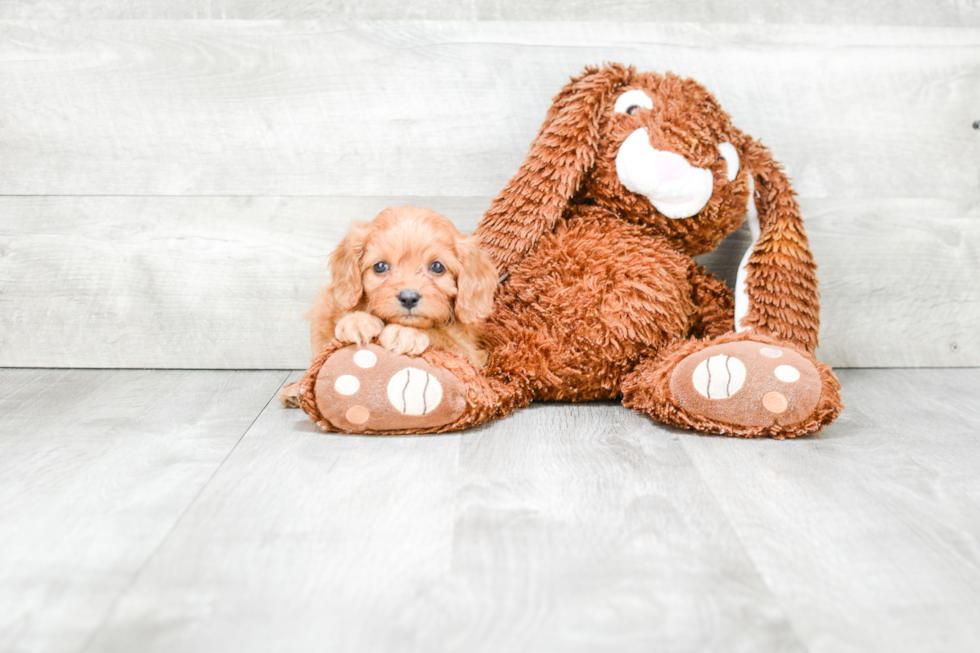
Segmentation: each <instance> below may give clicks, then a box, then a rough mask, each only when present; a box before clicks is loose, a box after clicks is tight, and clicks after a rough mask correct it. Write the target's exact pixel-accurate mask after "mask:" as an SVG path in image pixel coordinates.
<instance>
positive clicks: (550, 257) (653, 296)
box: [487, 209, 694, 401]
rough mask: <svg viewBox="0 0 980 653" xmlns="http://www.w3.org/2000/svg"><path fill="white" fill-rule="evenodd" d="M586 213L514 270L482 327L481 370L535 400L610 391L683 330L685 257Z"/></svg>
mask: <svg viewBox="0 0 980 653" xmlns="http://www.w3.org/2000/svg"><path fill="white" fill-rule="evenodd" d="M585 211H587V213H586V214H585V215H580V216H577V217H573V218H571V219H568V220H565V221H562V223H561V224H559V225H558V226H557V227H556V229H555V231H554V232H552V233H549V234H547V235H545V236H544V237H543V238H542V239H541V240H540V241H539V242H538V244H537V245H536V246H535V248H534V249H533V250H532V251H531V252H530V254H529V255H528V256H527V257H526V258H525V259H524V260H523V261H522V262H521V263H520V264H519V265H518V266H516V267H514V268H513V269H511V271H510V277H509V278H508V280H507V281H506V282H505V284H504V286H503V288H502V289H501V292H500V294H499V296H498V298H497V303H496V306H495V308H494V314H493V315H492V316H491V318H490V322H489V324H488V328H487V335H488V340H489V345H490V352H491V354H490V362H489V364H488V367H487V373H488V374H491V375H493V376H497V377H501V378H503V379H505V380H507V382H509V383H520V384H526V385H527V386H528V388H527V389H528V390H530V391H531V392H532V393H533V395H534V397H535V398H538V399H556V400H571V401H585V400H591V399H609V398H614V397H617V396H619V394H620V390H619V388H620V382H621V379H622V377H623V375H624V374H626V373H628V372H629V371H630V370H632V369H633V367H634V366H635V365H636V364H637V363H638V362H639V361H640V360H641V359H643V358H646V357H649V356H652V355H655V354H656V352H657V350H659V349H660V348H661V347H663V346H664V345H665V344H667V343H670V342H672V341H674V340H676V339H679V338H684V337H686V336H687V335H688V333H689V332H690V324H691V317H690V316H691V314H692V312H693V310H694V306H693V300H692V289H691V283H690V281H689V277H690V273H691V269H692V266H693V262H692V261H691V259H690V258H689V257H686V256H684V255H683V254H680V253H678V252H676V251H674V250H672V249H671V248H670V247H669V246H668V245H667V244H666V243H665V242H664V241H662V240H660V239H659V238H656V237H655V236H650V235H649V234H645V233H644V232H643V231H642V230H641V229H640V228H639V227H637V226H636V225H633V224H630V223H627V222H625V221H623V220H619V219H616V218H613V217H608V214H598V212H597V211H595V210H588V209H586V210H585Z"/></svg>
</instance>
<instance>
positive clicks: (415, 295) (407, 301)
mask: <svg viewBox="0 0 980 653" xmlns="http://www.w3.org/2000/svg"><path fill="white" fill-rule="evenodd" d="M420 299H422V295H420V294H419V291H417V290H402V291H401V292H399V293H398V303H400V304H401V305H402V306H404V307H405V308H407V309H413V308H415V305H416V304H418V303H419V300H420Z"/></svg>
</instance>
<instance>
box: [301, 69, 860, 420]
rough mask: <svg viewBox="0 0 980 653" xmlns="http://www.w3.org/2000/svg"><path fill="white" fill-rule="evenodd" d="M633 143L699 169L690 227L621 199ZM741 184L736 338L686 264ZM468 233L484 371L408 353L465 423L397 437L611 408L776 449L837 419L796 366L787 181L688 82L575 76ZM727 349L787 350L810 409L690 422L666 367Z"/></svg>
mask: <svg viewBox="0 0 980 653" xmlns="http://www.w3.org/2000/svg"><path fill="white" fill-rule="evenodd" d="M631 89H640V90H642V91H643V92H644V93H646V95H647V96H648V97H649V98H650V99H651V100H652V105H653V106H652V108H645V107H640V108H638V109H637V108H636V107H631V108H630V110H629V111H628V112H619V111H614V105H615V103H616V100H617V98H619V97H620V96H622V95H623V93H624V92H626V91H628V90H631ZM638 129H646V133H647V134H648V135H649V141H650V145H651V146H652V147H653V148H656V150H659V151H662V152H668V153H672V154H675V155H681V156H682V157H683V158H684V160H686V161H687V162H688V163H689V164H690V165H691V166H695V167H697V168H702V169H705V170H708V171H710V173H711V176H712V177H713V186H712V187H711V196H710V198H709V199H708V200H707V203H706V204H705V205H704V206H703V208H701V209H700V211H698V212H697V214H696V215H693V216H691V217H686V218H682V219H669V218H667V217H665V216H664V215H663V214H662V213H661V212H659V211H658V210H657V209H656V208H655V207H654V206H653V204H652V203H651V200H650V199H648V197H646V196H644V195H642V194H639V193H634V192H631V191H629V190H627V189H626V188H625V187H624V185H623V182H621V179H620V176H619V174H618V171H617V155H618V154H619V152H620V149H621V147H622V146H623V143H624V141H625V140H626V139H627V138H628V137H630V135H631V134H634V133H635V132H636V131H637V130H638ZM726 142H727V143H731V144H732V146H734V148H735V151H737V153H738V155H739V166H738V169H737V174H736V175H735V177H734V179H732V180H730V181H729V179H728V175H727V166H728V162H727V161H726V160H724V159H722V158H721V157H720V155H719V145H721V144H722V143H726ZM749 175H751V176H752V179H753V180H754V187H755V197H754V201H755V205H756V208H757V210H758V215H759V222H760V226H761V236H760V237H759V239H758V241H757V243H756V244H755V246H754V249H753V251H752V253H751V256H750V257H749V259H748V265H747V278H746V284H745V285H746V293H747V297H748V311H747V313H746V316H745V318H744V319H743V321H742V327H746V328H747V330H743V331H741V332H740V333H736V332H735V331H736V329H735V324H734V316H733V304H734V302H733V295H732V292H731V291H730V290H728V289H727V288H726V286H725V284H724V283H722V282H721V281H720V280H718V279H717V278H715V277H714V276H712V275H711V274H709V273H707V272H706V271H705V270H704V269H703V268H701V267H700V266H699V265H698V264H697V263H696V262H695V261H694V259H693V258H692V257H693V256H695V255H698V254H702V253H704V252H707V251H710V250H712V249H713V248H715V247H716V246H717V245H718V243H720V242H721V240H722V239H723V238H724V237H725V236H726V235H727V234H729V233H731V232H732V231H734V230H735V229H737V228H738V227H739V226H740V225H741V223H742V221H743V219H744V216H745V215H746V206H747V202H748V201H750V198H749V192H750V191H749V188H750V181H749V179H748V176H749ZM475 235H476V236H478V237H479V238H480V241H481V247H482V248H483V249H484V251H486V252H487V253H488V254H489V255H490V257H491V258H492V259H493V260H494V262H495V263H496V266H497V268H498V271H499V272H500V273H501V274H506V275H507V279H506V281H505V282H504V283H502V284H501V285H500V287H499V288H498V291H497V295H496V302H495V305H494V311H493V313H492V314H491V316H490V318H489V320H488V323H487V327H486V340H487V343H488V346H489V352H490V357H489V361H488V363H487V366H486V368H485V369H484V370H482V372H478V371H477V370H476V369H475V368H474V367H472V366H470V365H468V364H466V363H465V362H464V361H461V360H459V359H455V358H454V357H452V356H449V355H446V354H444V353H442V352H427V353H426V354H423V357H424V358H425V359H426V360H427V361H428V362H429V363H431V364H432V365H435V366H439V367H443V368H445V369H451V370H452V371H453V374H454V376H455V378H456V379H457V380H458V381H459V383H460V385H461V386H462V390H461V391H463V392H465V395H466V398H467V409H466V411H465V412H464V414H463V415H462V416H460V417H459V419H457V420H456V421H454V422H453V423H451V424H446V425H443V426H440V427H437V428H429V429H424V430H423V429H413V428H411V423H410V421H406V423H405V427H404V428H403V429H398V431H399V432H430V431H448V430H457V429H460V428H465V427H468V426H472V425H475V424H478V423H480V422H482V421H485V420H487V419H492V418H495V417H500V416H502V415H505V414H507V413H509V412H511V411H513V410H515V409H517V408H520V407H522V406H526V405H527V404H528V403H530V402H531V401H533V400H564V401H588V400H593V399H612V398H618V397H623V398H624V403H625V404H626V405H627V406H630V407H632V408H635V409H637V410H640V411H643V412H645V413H647V414H649V415H651V416H652V417H654V418H656V419H658V420H661V421H664V422H667V423H669V424H674V425H677V426H681V427H684V428H693V429H696V430H699V431H702V432H706V433H726V434H730V435H738V436H750V437H751V436H770V437H776V438H785V437H793V436H797V435H801V434H805V433H812V432H815V431H817V430H819V429H820V428H822V427H823V426H824V425H826V424H829V423H830V422H831V421H833V420H834V418H836V416H837V415H838V413H839V412H840V410H841V408H842V404H841V402H840V395H839V389H840V386H839V384H838V383H837V380H836V378H834V376H833V373H832V372H831V371H830V369H829V368H828V367H826V366H824V365H821V364H819V363H817V361H816V360H815V359H814V358H813V356H812V354H813V351H814V350H815V348H816V346H817V332H818V329H819V301H818V296H817V280H816V274H815V270H816V266H815V264H814V261H813V257H812V256H811V254H810V250H809V246H808V243H807V238H806V234H805V232H804V230H803V224H802V220H801V218H800V215H799V208H798V206H797V203H796V200H795V198H794V195H793V192H792V190H791V188H790V185H789V182H788V180H787V179H786V177H785V175H784V174H783V172H782V170H781V169H780V166H779V165H778V164H777V163H776V162H775V161H774V160H773V159H772V157H771V155H770V154H769V152H768V150H766V148H764V147H763V146H762V145H761V144H760V143H758V142H757V141H755V140H753V139H752V138H750V137H749V136H747V135H745V134H743V133H742V132H741V131H739V130H738V129H737V128H735V127H734V126H733V125H732V124H731V121H730V118H729V116H728V115H727V114H726V113H725V112H724V111H722V109H721V108H720V106H719V105H718V104H717V102H716V101H715V99H714V98H713V97H712V96H711V95H710V94H709V93H708V92H707V91H706V90H705V89H704V87H702V86H701V85H700V84H698V83H696V82H694V81H692V80H689V79H681V78H679V77H676V76H674V75H672V74H667V75H659V74H653V73H637V72H636V71H635V70H634V69H633V68H629V67H625V66H621V65H615V64H614V65H607V66H605V67H603V68H587V69H586V70H585V72H584V74H582V75H581V76H579V77H577V78H574V79H572V81H571V83H569V84H568V85H567V86H566V87H565V88H564V89H563V90H562V91H561V93H559V95H558V96H557V97H556V98H555V100H554V103H553V105H552V107H551V109H550V110H549V112H548V115H547V117H546V119H545V123H544V125H543V127H542V128H541V131H540V132H539V134H538V136H537V138H536V139H535V141H534V143H533V144H532V145H531V149H530V151H529V153H528V155H527V158H526V159H525V161H524V163H523V164H522V165H521V167H520V170H519V171H518V172H517V174H516V175H515V176H514V178H513V179H511V181H510V182H509V183H508V184H507V186H506V187H505V188H504V190H503V191H502V192H501V193H500V195H499V196H498V197H497V198H496V199H495V200H494V202H493V204H492V205H491V207H490V208H489V210H488V211H487V213H486V215H485V216H484V219H483V221H482V222H481V224H480V226H479V227H478V229H477V231H476V232H475ZM744 340H752V341H756V342H759V343H765V344H778V345H779V346H780V347H783V348H788V349H789V350H792V351H797V352H799V353H800V354H801V355H802V356H803V358H804V359H805V360H806V361H809V362H808V363H805V364H806V365H808V366H809V365H812V366H814V367H815V368H816V373H813V368H809V369H810V372H808V373H809V377H808V378H814V379H816V378H819V383H820V384H821V387H820V388H819V391H818V393H817V394H814V395H813V396H818V395H819V401H818V403H817V405H816V406H815V407H813V409H812V410H811V411H810V414H809V415H808V416H807V417H806V418H805V419H803V420H801V421H799V422H798V423H794V424H789V425H777V424H776V423H773V424H771V425H766V426H763V427H759V426H746V425H744V424H736V423H724V422H719V421H717V420H713V419H710V418H708V417H705V416H704V415H699V414H696V413H693V412H692V411H691V409H690V407H689V406H688V407H685V406H684V405H682V403H683V401H682V398H679V397H677V396H674V394H673V392H672V391H671V387H670V378H671V374H672V372H673V370H674V369H676V368H677V366H678V365H679V364H680V362H681V361H683V360H684V359H685V358H686V357H688V356H691V355H694V354H696V353H697V352H699V351H702V350H704V349H705V348H707V347H712V346H717V345H725V344H726V343H732V342H739V341H744ZM332 347H336V344H335V345H332ZM770 351H771V350H770ZM775 355H778V354H775ZM328 356H329V352H325V353H324V354H323V355H321V356H320V357H318V359H317V360H316V361H314V364H313V366H312V367H311V368H310V371H309V373H308V375H307V377H306V379H305V380H304V381H303V384H304V388H305V389H306V392H307V394H306V395H305V397H306V398H305V399H304V403H303V405H304V408H306V409H307V411H308V412H309V413H310V414H311V416H312V417H313V418H314V419H316V420H317V421H318V422H319V423H320V424H321V426H322V427H324V428H326V429H331V430H333V429H334V427H333V426H332V425H330V424H329V423H328V422H326V421H325V420H323V419H322V416H321V415H320V414H319V412H318V410H317V409H316V406H315V402H313V400H312V398H311V397H312V394H313V393H314V381H315V379H316V374H317V372H318V370H319V365H320V364H322V362H323V360H325V359H326V358H327V357H328ZM774 387H775V386H774ZM815 391H816V390H815ZM365 430H366V431H368V432H370V429H365Z"/></svg>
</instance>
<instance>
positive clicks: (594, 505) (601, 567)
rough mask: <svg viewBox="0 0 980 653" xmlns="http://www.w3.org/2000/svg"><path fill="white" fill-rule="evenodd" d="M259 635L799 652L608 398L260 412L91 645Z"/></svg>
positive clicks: (694, 505)
mask: <svg viewBox="0 0 980 653" xmlns="http://www.w3.org/2000/svg"><path fill="white" fill-rule="evenodd" d="M163 606H165V608H163V609H161V608H162V607H163ZM270 647H275V648H283V649H289V650H293V651H302V650H331V651H381V650H384V651H388V650H399V651H435V650H446V651H467V652H470V651H472V652H476V651H504V650H506V651H535V652H542V653H543V652H547V651H559V650H560V651H575V650H582V651H594V650H617V651H619V650H621V651H650V650H671V651H687V650H690V651H701V650H719V649H724V650H731V651H740V650H743V651H774V650H786V651H796V650H803V649H802V648H801V647H800V646H799V643H798V642H797V640H796V638H795V635H794V634H793V632H792V630H791V628H789V626H788V623H787V621H786V619H785V616H784V615H783V614H782V612H781V610H780V608H779V607H778V605H777V604H776V603H775V602H774V601H773V600H772V597H771V596H770V594H769V592H768V590H767V588H766V587H765V586H764V584H762V583H761V582H760V580H759V578H758V576H757V575H756V573H755V571H754V569H753V568H752V566H751V564H749V563H748V560H747V558H746V556H745V554H744V552H743V551H742V549H741V545H740V544H739V542H738V539H737V538H736V537H735V536H734V534H733V533H732V531H731V530H730V529H729V527H728V525H727V524H726V523H725V520H724V519H723V518H722V517H721V515H720V513H719V511H718V510H717V509H716V508H715V506H714V501H713V499H712V497H711V494H710V492H709V491H708V489H707V486H706V485H705V484H704V483H703V482H702V481H701V480H700V479H699V478H698V476H697V474H696V472H695V470H694V469H693V468H692V466H691V464H690V461H689V460H687V458H686V456H685V454H684V452H683V450H682V449H681V448H680V447H679V445H678V442H677V440H676V436H673V437H671V435H670V434H669V433H667V432H665V431H663V430H661V429H657V428H655V427H651V426H650V425H649V424H648V423H647V422H646V420H644V419H641V418H639V417H637V416H635V415H632V414H630V413H628V412H627V411H625V410H624V409H622V408H621V407H618V406H613V405H590V406H584V405H583V406H570V405H566V406H562V405H551V406H538V407H536V408H533V409H531V410H527V411H524V412H522V413H520V414H519V415H517V416H515V417H513V418H512V419H508V420H505V421H502V422H498V423H496V424H493V425H491V426H489V427H487V428H483V429H478V430H476V431H471V432H467V433H464V434H461V435H460V434H457V435H448V436H430V437H367V438H365V437H359V436H339V435H332V434H320V433H319V432H316V431H315V429H314V428H313V425H312V424H311V423H310V422H309V421H308V420H307V419H306V418H305V416H303V415H301V414H300V413H298V411H285V410H280V409H275V408H270V409H267V410H266V411H265V412H264V413H263V414H262V416H261V418H260V419H259V420H258V422H257V423H256V425H255V426H254V427H253V428H252V429H250V430H249V433H248V434H247V435H246V437H245V438H244V439H243V441H242V443H241V444H240V445H239V446H238V447H237V448H236V449H235V451H234V453H233V454H232V456H230V457H229V460H228V461H227V463H226V464H225V465H224V466H223V467H222V469H221V470H220V471H219V473H218V474H217V475H216V476H215V478H214V480H213V481H212V483H211V484H209V486H208V487H207V488H206V489H205V491H204V492H203V493H202V495H201V498H200V499H199V501H197V502H196V504H195V505H194V507H192V509H191V510H190V511H189V512H188V514H187V516H186V517H185V518H184V519H183V520H182V522H181V524H180V525H179V526H178V527H177V528H176V529H175V531H174V533H173V534H172V535H171V537H170V538H169V539H168V541H167V543H166V544H165V545H164V546H163V547H162V548H161V550H160V552H159V553H158V555H157V556H155V557H154V559H153V560H152V561H151V562H150V564H149V565H147V567H146V569H145V570H144V571H143V573H142V574H141V575H140V577H139V579H138V580H137V581H136V582H135V583H134V585H133V586H132V588H131V589H130V590H129V591H128V592H127V595H126V596H125V597H124V598H123V599H122V600H121V601H120V602H119V603H118V605H117V606H116V609H115V610H114V612H113V614H112V616H111V617H110V618H109V619H108V620H107V622H106V623H105V625H104V627H103V628H102V629H101V630H100V632H99V634H98V636H97V637H96V638H94V639H93V640H92V642H91V643H90V646H89V647H88V648H87V650H91V651H101V652H105V653H109V652H112V651H132V650H135V649H139V650H141V651H146V652H151V651H175V650H180V651H223V650H229V651H230V650H234V651H267V650H269V648H270Z"/></svg>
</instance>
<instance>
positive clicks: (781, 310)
mask: <svg viewBox="0 0 980 653" xmlns="http://www.w3.org/2000/svg"><path fill="white" fill-rule="evenodd" d="M744 150H745V151H744V154H745V165H746V168H747V171H748V172H749V173H751V177H752V178H751V179H750V186H749V188H750V190H751V189H752V183H753V182H754V187H755V193H754V195H755V197H754V198H753V197H752V196H751V195H750V197H749V211H748V217H747V220H748V222H749V226H750V227H751V229H752V235H753V240H754V242H753V244H752V247H751V248H750V250H749V251H748V252H746V255H745V258H744V259H743V260H742V265H741V266H740V267H739V272H738V280H737V283H736V290H735V328H736V330H738V331H744V330H751V331H755V332H758V333H763V334H765V335H770V336H773V337H775V338H779V339H781V340H785V341H788V342H792V343H795V344H797V345H798V346H800V347H802V348H803V349H805V350H806V351H808V352H810V353H813V350H814V349H816V348H817V332H818V331H819V329H820V300H819V295H818V294H817V275H816V269H817V266H816V264H815V263H814V262H813V255H812V254H811V253H810V245H809V243H808V242H807V238H806V232H805V231H804V230H803V220H802V219H801V218H800V207H799V205H798V204H797V203H796V198H795V197H794V193H793V190H792V188H790V185H789V180H788V179H787V178H786V175H785V174H783V171H782V169H781V168H780V166H779V164H778V163H776V161H774V160H773V158H772V155H771V154H770V153H769V151H768V150H767V149H766V148H765V147H763V146H762V145H761V144H760V143H758V142H756V141H749V142H748V143H747V144H746V146H745V148H744ZM753 199H754V202H753Z"/></svg>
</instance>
